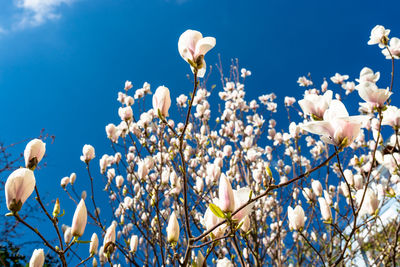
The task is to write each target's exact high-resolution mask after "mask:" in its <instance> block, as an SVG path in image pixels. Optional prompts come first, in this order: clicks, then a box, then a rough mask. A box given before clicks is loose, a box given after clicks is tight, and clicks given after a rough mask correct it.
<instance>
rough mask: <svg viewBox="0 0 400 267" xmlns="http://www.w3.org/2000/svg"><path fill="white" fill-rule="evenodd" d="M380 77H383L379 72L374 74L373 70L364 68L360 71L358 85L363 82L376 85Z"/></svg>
mask: <svg viewBox="0 0 400 267" xmlns="http://www.w3.org/2000/svg"><path fill="white" fill-rule="evenodd" d="M380 77H381V73H380V72H379V71H378V72H376V73H374V72H373V70H371V69H370V68H368V67H364V68H362V70H361V71H360V78H359V79H356V82H358V83H362V82H371V83H376V82H377V81H378V80H379V78H380Z"/></svg>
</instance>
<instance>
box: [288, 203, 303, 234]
mask: <svg viewBox="0 0 400 267" xmlns="http://www.w3.org/2000/svg"><path fill="white" fill-rule="evenodd" d="M288 219H289V228H291V229H293V230H301V229H302V228H303V227H304V223H305V221H306V219H307V218H306V217H305V215H304V210H303V208H302V207H301V206H300V205H297V206H296V207H295V208H294V209H293V208H292V207H290V206H289V207H288Z"/></svg>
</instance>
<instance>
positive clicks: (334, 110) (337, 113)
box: [324, 99, 349, 121]
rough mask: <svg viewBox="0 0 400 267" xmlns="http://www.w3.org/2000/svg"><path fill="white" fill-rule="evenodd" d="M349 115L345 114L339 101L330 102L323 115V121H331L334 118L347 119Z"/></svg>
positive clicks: (343, 107)
mask: <svg viewBox="0 0 400 267" xmlns="http://www.w3.org/2000/svg"><path fill="white" fill-rule="evenodd" d="M348 116H349V113H348V112H347V109H346V107H345V106H344V104H343V103H342V102H341V101H339V100H336V99H335V100H332V101H331V104H330V105H329V109H327V110H326V111H325V113H324V121H331V120H333V119H334V118H341V117H348Z"/></svg>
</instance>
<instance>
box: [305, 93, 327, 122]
mask: <svg viewBox="0 0 400 267" xmlns="http://www.w3.org/2000/svg"><path fill="white" fill-rule="evenodd" d="M332 95H333V92H332V91H331V90H328V91H326V92H325V94H323V95H317V94H307V95H305V96H304V99H302V100H299V101H298V102H299V105H300V107H301V109H302V110H303V112H304V114H306V115H310V116H312V117H313V118H316V119H322V117H323V116H324V113H325V111H326V110H327V109H328V108H329V105H330V103H331V101H332Z"/></svg>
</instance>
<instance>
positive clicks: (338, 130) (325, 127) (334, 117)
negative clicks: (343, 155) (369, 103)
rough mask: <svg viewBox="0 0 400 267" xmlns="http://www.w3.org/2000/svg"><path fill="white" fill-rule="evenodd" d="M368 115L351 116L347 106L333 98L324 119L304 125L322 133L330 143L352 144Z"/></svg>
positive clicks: (314, 131)
mask: <svg viewBox="0 0 400 267" xmlns="http://www.w3.org/2000/svg"><path fill="white" fill-rule="evenodd" d="M368 118H369V117H368V116H349V113H348V112H347V110H346V107H345V106H344V105H343V103H342V102H340V101H339V100H332V102H331V104H330V106H329V109H327V110H326V111H325V113H324V120H323V121H312V122H307V123H305V124H303V125H302V128H303V129H304V130H306V131H308V132H310V133H314V134H318V135H321V136H322V137H321V139H322V140H323V141H324V142H325V143H328V144H333V145H337V146H340V145H343V146H348V145H350V144H351V143H352V142H353V140H354V139H355V138H356V137H357V136H358V134H359V132H360V128H361V127H362V125H363V123H364V122H365V121H366V120H367V119H368Z"/></svg>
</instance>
